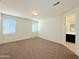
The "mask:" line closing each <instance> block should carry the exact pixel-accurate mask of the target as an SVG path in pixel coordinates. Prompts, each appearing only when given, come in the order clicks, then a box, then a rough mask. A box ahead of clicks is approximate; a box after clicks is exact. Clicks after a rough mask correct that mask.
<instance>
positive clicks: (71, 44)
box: [66, 14, 76, 52]
mask: <svg viewBox="0 0 79 59" xmlns="http://www.w3.org/2000/svg"><path fill="white" fill-rule="evenodd" d="M75 34H76V33H75V15H74V14H72V15H68V16H66V46H67V47H68V48H69V49H70V50H71V51H73V52H74V51H75Z"/></svg>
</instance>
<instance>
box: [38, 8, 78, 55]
mask: <svg viewBox="0 0 79 59" xmlns="http://www.w3.org/2000/svg"><path fill="white" fill-rule="evenodd" d="M72 14H74V15H75V17H76V18H75V21H76V23H75V25H76V29H75V31H76V43H75V47H76V49H75V52H76V54H77V55H79V7H77V8H74V9H72V10H70V11H68V12H66V13H64V14H63V15H62V16H59V17H55V18H52V19H44V20H40V21H39V27H38V28H39V37H41V38H44V39H47V40H51V41H54V42H58V43H61V44H62V43H64V45H65V42H66V38H65V36H66V35H65V34H66V27H65V25H66V16H69V15H72Z"/></svg>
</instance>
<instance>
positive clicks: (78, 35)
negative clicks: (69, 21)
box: [76, 7, 79, 55]
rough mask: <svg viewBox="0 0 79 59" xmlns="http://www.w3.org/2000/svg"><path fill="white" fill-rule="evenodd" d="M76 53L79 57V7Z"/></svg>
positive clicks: (78, 10)
mask: <svg viewBox="0 0 79 59" xmlns="http://www.w3.org/2000/svg"><path fill="white" fill-rule="evenodd" d="M76 12H77V15H76V16H77V17H76V53H77V54H78V55H79V7H78V8H77V10H76Z"/></svg>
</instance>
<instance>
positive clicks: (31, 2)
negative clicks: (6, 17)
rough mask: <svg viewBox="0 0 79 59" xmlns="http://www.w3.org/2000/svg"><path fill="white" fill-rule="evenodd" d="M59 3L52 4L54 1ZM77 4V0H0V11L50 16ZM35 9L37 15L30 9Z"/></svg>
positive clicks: (12, 13) (21, 15)
mask: <svg viewBox="0 0 79 59" xmlns="http://www.w3.org/2000/svg"><path fill="white" fill-rule="evenodd" d="M56 2H60V4H59V5H57V6H53V4H54V3H56ZM78 5H79V0H0V11H1V12H3V13H6V14H11V15H15V16H19V17H24V18H52V17H54V16H57V15H60V14H62V13H64V12H66V11H68V10H70V9H72V8H75V7H77V6H78ZM33 10H37V11H38V14H39V15H38V16H33V15H32V11H33Z"/></svg>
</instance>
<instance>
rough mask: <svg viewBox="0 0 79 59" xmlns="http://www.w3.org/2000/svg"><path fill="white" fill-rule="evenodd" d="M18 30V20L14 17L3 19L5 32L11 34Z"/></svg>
mask: <svg viewBox="0 0 79 59" xmlns="http://www.w3.org/2000/svg"><path fill="white" fill-rule="evenodd" d="M15 31H16V21H15V20H12V19H4V20H3V34H10V33H14V32H15Z"/></svg>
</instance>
